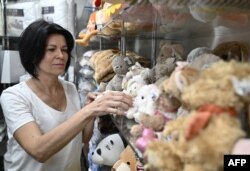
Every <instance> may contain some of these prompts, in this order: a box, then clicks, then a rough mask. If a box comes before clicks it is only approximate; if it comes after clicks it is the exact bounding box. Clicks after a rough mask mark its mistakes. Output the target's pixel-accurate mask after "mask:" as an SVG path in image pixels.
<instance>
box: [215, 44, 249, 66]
mask: <svg viewBox="0 0 250 171" xmlns="http://www.w3.org/2000/svg"><path fill="white" fill-rule="evenodd" d="M212 53H213V54H215V55H217V56H219V57H221V59H223V60H227V61H230V60H232V59H234V60H237V61H242V62H248V61H249V47H248V44H247V43H246V42H240V41H226V42H222V43H220V44H218V45H217V46H216V47H215V48H214V49H213V51H212Z"/></svg>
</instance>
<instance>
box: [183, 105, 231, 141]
mask: <svg viewBox="0 0 250 171" xmlns="http://www.w3.org/2000/svg"><path fill="white" fill-rule="evenodd" d="M224 112H226V113H228V114H229V115H231V116H236V111H235V110H234V108H230V107H228V108H222V107H220V106H217V105H215V104H206V105H203V106H201V107H200V108H199V109H198V110H197V111H196V115H195V116H194V117H192V118H191V119H190V120H189V124H188V127H187V129H186V134H185V136H186V139H191V138H192V137H194V136H195V135H197V134H198V133H199V131H200V130H201V129H203V128H204V127H205V126H206V125H207V123H208V121H209V119H210V118H211V117H212V116H213V115H219V114H221V113H224Z"/></svg>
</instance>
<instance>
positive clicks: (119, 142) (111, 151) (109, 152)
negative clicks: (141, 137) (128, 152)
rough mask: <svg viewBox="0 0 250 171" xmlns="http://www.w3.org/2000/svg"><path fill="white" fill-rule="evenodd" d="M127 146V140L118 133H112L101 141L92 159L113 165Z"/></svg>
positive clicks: (95, 161)
mask: <svg viewBox="0 0 250 171" xmlns="http://www.w3.org/2000/svg"><path fill="white" fill-rule="evenodd" d="M126 146H127V144H126V142H125V140H123V139H122V137H121V136H120V135H119V134H118V133H116V134H111V135H109V136H107V137H105V138H104V139H103V140H101V141H100V142H99V144H98V145H97V147H96V149H95V150H94V152H93V153H92V161H93V163H96V164H99V165H106V166H113V165H114V164H115V162H116V161H118V160H119V158H120V154H121V152H122V151H123V150H124V149H125V147H126Z"/></svg>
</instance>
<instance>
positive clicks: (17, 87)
mask: <svg viewBox="0 0 250 171" xmlns="http://www.w3.org/2000/svg"><path fill="white" fill-rule="evenodd" d="M26 89H27V87H26V83H25V82H24V81H23V82H20V83H17V84H15V85H12V86H10V87H8V88H6V89H4V90H3V92H2V94H3V93H6V92H16V93H18V92H24V90H25V91H26Z"/></svg>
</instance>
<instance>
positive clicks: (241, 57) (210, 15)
mask: <svg viewBox="0 0 250 171" xmlns="http://www.w3.org/2000/svg"><path fill="white" fill-rule="evenodd" d="M121 2H123V3H125V5H124V7H123V8H122V10H120V11H119V14H116V15H114V16H112V20H110V21H109V22H106V23H104V24H100V25H99V26H97V28H98V29H100V30H101V31H102V32H100V33H99V34H98V36H99V37H102V38H104V39H107V40H108V39H110V38H112V37H115V38H117V37H118V38H119V39H120V41H119V43H120V44H119V46H118V47H120V49H121V50H122V51H123V55H124V54H125V51H126V50H131V51H134V52H136V53H138V54H140V55H142V56H144V57H146V58H147V59H150V61H151V68H153V67H154V66H155V64H156V61H157V58H160V55H162V54H161V53H162V51H161V50H162V49H161V47H162V45H163V44H164V43H170V44H173V43H176V44H180V45H182V47H183V49H184V52H183V54H182V61H187V60H188V55H190V52H191V51H192V50H193V49H196V48H201V47H206V48H207V49H208V50H210V52H211V53H213V54H215V55H217V56H218V57H220V58H221V59H222V60H225V61H230V60H231V59H234V60H237V61H240V62H246V63H248V62H249V61H250V57H249V48H250V46H249V45H250V44H249V43H250V42H249V37H250V1H248V0H222V1H213V0H143V1H139V0H138V1H137V0H131V1H129V0H128V1H125V2H124V1H121ZM114 23H116V24H117V23H118V25H119V31H117V32H113V33H114V34H111V33H110V32H108V33H107V30H105V29H109V28H110V27H111V28H112V27H113V25H114ZM112 24H113V25H112ZM166 53H167V52H166ZM171 57H174V58H177V57H178V56H175V55H174V56H171ZM166 65H167V64H166ZM166 67H167V66H166ZM112 119H113V122H114V123H115V124H116V126H117V127H118V129H119V130H120V132H121V133H122V134H123V135H124V137H125V138H126V139H127V140H128V143H129V144H130V145H131V146H132V147H133V149H134V150H135V152H136V154H137V156H138V158H139V159H140V160H141V162H143V152H142V151H141V150H139V149H138V148H137V147H136V146H135V141H136V139H135V137H133V136H131V134H130V131H131V127H132V126H133V125H134V124H136V122H135V121H134V120H131V119H128V118H126V117H124V116H115V117H113V118H112Z"/></svg>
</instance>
